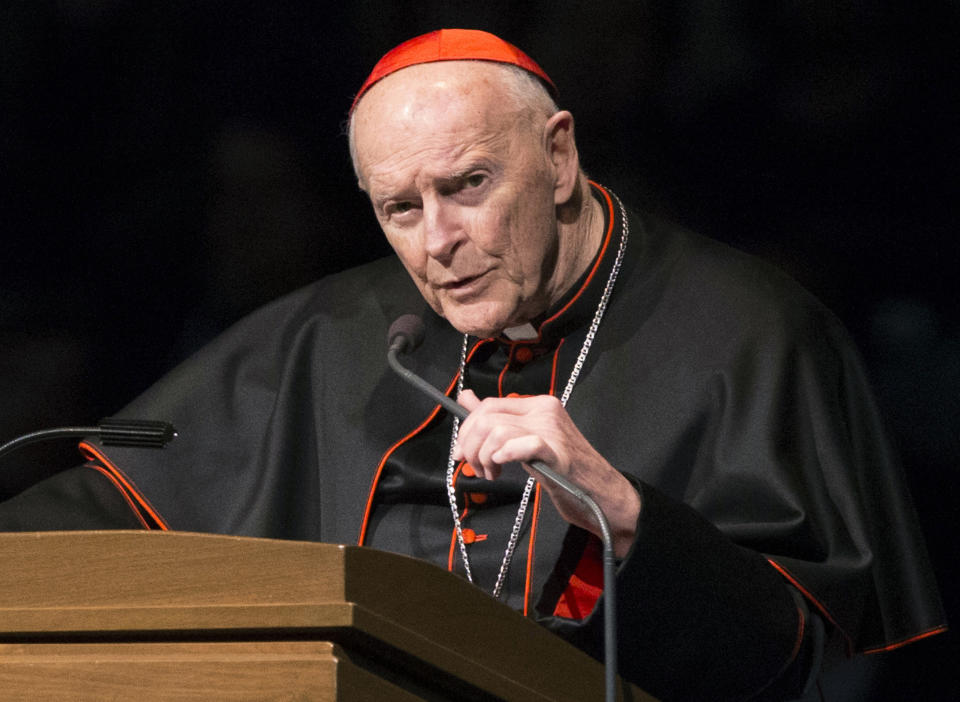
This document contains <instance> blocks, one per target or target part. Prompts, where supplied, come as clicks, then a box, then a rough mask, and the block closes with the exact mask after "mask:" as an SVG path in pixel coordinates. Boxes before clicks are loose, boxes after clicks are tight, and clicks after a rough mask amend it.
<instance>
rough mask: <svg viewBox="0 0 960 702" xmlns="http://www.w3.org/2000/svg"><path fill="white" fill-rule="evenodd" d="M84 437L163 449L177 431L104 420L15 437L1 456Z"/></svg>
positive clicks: (147, 423) (145, 421)
mask: <svg viewBox="0 0 960 702" xmlns="http://www.w3.org/2000/svg"><path fill="white" fill-rule="evenodd" d="M84 436H96V437H97V438H99V439H100V440H101V441H102V442H103V443H104V445H105V446H133V447H139V448H163V447H164V446H166V445H167V444H168V443H170V442H171V441H173V439H174V438H175V437H176V436H177V430H176V429H174V428H173V425H172V424H170V423H169V422H161V421H156V420H149V419H117V418H115V417H107V418H105V419H101V420H100V423H99V424H97V426H95V427H56V428H54V429H42V430H40V431H34V432H30V433H29V434H24V435H23V436H18V437H17V438H15V439H13V440H12V441H8V442H7V443H5V444H3V445H2V446H0V457H2V456H4V455H5V454H8V453H10V452H12V451H15V450H17V449H18V448H21V447H23V446H26V445H28V444H33V443H36V442H38V441H47V440H51V439H65V438H69V437H76V438H82V437H84Z"/></svg>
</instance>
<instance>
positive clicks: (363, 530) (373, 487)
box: [357, 339, 493, 546]
mask: <svg viewBox="0 0 960 702" xmlns="http://www.w3.org/2000/svg"><path fill="white" fill-rule="evenodd" d="M489 341H493V339H480V340H479V341H477V343H476V344H474V345H473V348H472V349H470V352H469V353H468V354H467V361H469V360H470V359H471V358H472V357H473V354H474V353H476V351H477V349H479V348H480V347H481V346H483V345H484V344H486V343H487V342H489ZM459 376H460V372H459V371H457V373H455V374H454V376H453V380H451V381H450V383H449V384H448V385H447V389H446V391H444V394H445V395H449V394H450V393H451V392H452V391H453V389H454V388H455V387H456V385H457V378H458V377H459ZM439 411H440V405H437V406H436V407H434V408H433V411H432V412H430V414H429V415H428V416H427V418H426V419H424V420H423V421H422V422H420V424H419V425H418V426H417V427H416V429H414V430H413V431H411V432H410V433H409V434H407V435H406V436H404V437H403V438H402V439H400V440H399V441H397V442H396V443H394V444H393V446H391V447H390V448H388V449H387V452H386V453H385V454H383V458H381V459H380V464H379V465H378V466H377V471H376V473H374V475H373V481H372V482H371V483H370V493H369V494H368V495H367V506H366V508H365V509H364V511H363V521H362V522H361V524H360V536H359V538H358V539H357V545H358V546H363V542H364V541H366V538H367V526H368V524H369V522H370V515H371V514H372V513H373V496H374V495H375V494H376V492H377V483H378V482H379V481H380V475H381V473H383V467H384V466H385V465H386V464H387V459H389V458H390V456H391V455H392V454H393V452H394V451H396V450H397V449H398V448H399V447H400V446H402V445H403V444H404V443H406V442H407V441H409V440H410V439H412V438H413V437H414V436H416V435H417V434H419V433H420V432H421V431H423V430H424V429H425V428H426V426H427V425H428V424H429V423H430V422H432V421H433V418H434V417H436V416H437V413H438V412H439Z"/></svg>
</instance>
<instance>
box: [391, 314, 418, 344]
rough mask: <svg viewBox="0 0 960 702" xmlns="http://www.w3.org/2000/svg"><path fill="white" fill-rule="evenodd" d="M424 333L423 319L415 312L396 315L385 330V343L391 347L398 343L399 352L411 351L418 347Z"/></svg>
mask: <svg viewBox="0 0 960 702" xmlns="http://www.w3.org/2000/svg"><path fill="white" fill-rule="evenodd" d="M425 333H426V332H425V331H424V328H423V320H421V319H420V318H419V317H418V316H417V315H415V314H405V315H403V316H401V317H397V318H396V319H395V320H394V321H393V324H391V325H390V329H389V330H387V345H388V346H389V347H390V348H393V347H394V345H396V344H399V346H397V350H398V351H399V352H400V353H413V352H414V351H416V350H417V349H418V348H420V344H422V343H423V337H424V335H425Z"/></svg>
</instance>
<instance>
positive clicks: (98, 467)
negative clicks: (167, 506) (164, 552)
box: [86, 463, 150, 531]
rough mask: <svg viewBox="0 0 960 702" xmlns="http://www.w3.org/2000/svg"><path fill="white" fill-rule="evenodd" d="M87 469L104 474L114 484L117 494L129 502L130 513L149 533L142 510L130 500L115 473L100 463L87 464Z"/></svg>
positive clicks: (148, 526)
mask: <svg viewBox="0 0 960 702" xmlns="http://www.w3.org/2000/svg"><path fill="white" fill-rule="evenodd" d="M86 467H87V468H92V469H93V470H95V471H98V472H100V473H102V474H103V475H104V476H105V477H106V478H107V480H109V481H110V482H111V483H113V486H114V487H115V488H117V492H119V493H120V494H121V495H123V499H124V500H126V501H127V504H128V505H129V506H130V511H131V512H133V513H134V514H135V515H136V517H137V519H139V520H140V523H141V524H143V528H144V529H146V530H148V531H149V530H150V525H149V524H147V520H146V519H144V518H143V515H142V514H140V510H138V509H137V505H136V503H135V502H134V501H133V500H132V499H130V495H128V494H127V491H126V490H124V489H123V485H121V484H120V481H119V480H117V479H116V477H115V476H114V475H113V473H111V472H110V471H109V470H107V469H106V468H104V467H103V466H101V465H100V464H99V463H87V464H86Z"/></svg>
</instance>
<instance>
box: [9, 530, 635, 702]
mask: <svg viewBox="0 0 960 702" xmlns="http://www.w3.org/2000/svg"><path fill="white" fill-rule="evenodd" d="M0 699H3V700H47V699H56V700H98V701H100V700H127V699H129V700H322V701H327V700H330V701H333V700H349V701H362V702H369V701H372V700H447V699H450V700H454V699H455V700H458V701H460V700H496V699H504V700H524V701H527V700H570V701H571V702H573V701H576V702H583V701H585V700H602V699H603V668H602V666H601V665H600V664H599V663H597V662H596V661H594V660H593V659H592V658H590V657H589V656H586V655H585V654H583V653H581V652H580V651H578V650H577V649H575V648H574V647H572V646H570V645H569V644H567V643H565V642H564V641H561V640H560V639H559V638H557V637H556V636H554V635H553V634H551V633H549V632H548V631H546V630H545V629H543V628H542V627H540V626H539V625H537V624H535V623H534V622H532V621H530V620H528V619H525V618H524V617H522V616H520V615H519V614H517V613H516V612H514V611H513V610H511V609H510V608H508V607H506V606H504V605H502V604H500V603H498V602H495V601H494V600H493V599H491V598H490V597H488V596H487V595H485V594H484V593H482V592H480V591H479V590H477V589H476V588H474V587H472V586H470V585H469V584H467V583H466V582H464V581H462V580H461V579H460V578H457V577H455V576H453V575H451V574H449V573H447V572H446V571H443V570H441V569H439V568H436V567H434V566H432V565H429V564H426V563H423V562H421V561H418V560H415V559H412V558H408V557H405V556H398V555H395V554H389V553H384V552H381V551H375V550H373V549H367V548H358V547H355V546H337V545H331V544H319V543H305V542H299V541H278V540H271V539H252V538H241V537H233V536H217V535H209V534H191V533H182V532H181V533H177V532H167V533H157V532H132V531H131V532H128V531H103V532H38V533H24V534H14V533H0ZM621 699H624V700H644V701H650V700H653V698H652V697H650V696H649V695H646V694H645V693H643V692H642V691H640V690H639V689H637V688H635V687H632V686H624V689H623V690H622V698H621Z"/></svg>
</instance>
